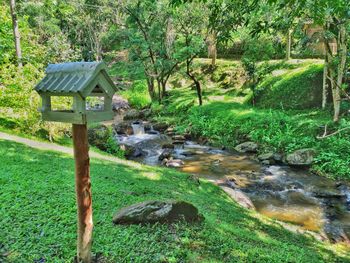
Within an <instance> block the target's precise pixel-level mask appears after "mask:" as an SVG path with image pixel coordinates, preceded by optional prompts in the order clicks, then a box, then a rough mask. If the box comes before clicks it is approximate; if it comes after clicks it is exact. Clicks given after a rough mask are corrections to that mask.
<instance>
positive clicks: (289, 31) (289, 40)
mask: <svg viewBox="0 0 350 263" xmlns="http://www.w3.org/2000/svg"><path fill="white" fill-rule="evenodd" d="M291 47H292V30H291V29H288V32H287V45H286V60H290V53H291Z"/></svg>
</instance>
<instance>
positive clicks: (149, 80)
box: [147, 77, 156, 101]
mask: <svg viewBox="0 0 350 263" xmlns="http://www.w3.org/2000/svg"><path fill="white" fill-rule="evenodd" d="M147 88H148V94H149V96H150V97H151V100H152V101H153V100H155V99H156V94H155V90H154V78H153V77H147Z"/></svg>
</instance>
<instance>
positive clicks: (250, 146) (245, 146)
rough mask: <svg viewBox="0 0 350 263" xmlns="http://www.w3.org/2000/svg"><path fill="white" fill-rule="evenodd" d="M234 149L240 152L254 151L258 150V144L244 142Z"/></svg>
mask: <svg viewBox="0 0 350 263" xmlns="http://www.w3.org/2000/svg"><path fill="white" fill-rule="evenodd" d="M235 150H236V151H237V152H240V153H256V152H257V151H258V145H257V144H256V143H255V142H244V143H241V144H238V145H237V146H236V147H235Z"/></svg>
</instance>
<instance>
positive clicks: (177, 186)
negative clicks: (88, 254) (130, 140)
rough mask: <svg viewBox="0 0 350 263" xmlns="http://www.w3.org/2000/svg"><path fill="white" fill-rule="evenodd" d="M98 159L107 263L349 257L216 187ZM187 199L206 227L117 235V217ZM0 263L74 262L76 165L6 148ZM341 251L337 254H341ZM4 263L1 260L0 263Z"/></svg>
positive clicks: (96, 180)
mask: <svg viewBox="0 0 350 263" xmlns="http://www.w3.org/2000/svg"><path fill="white" fill-rule="evenodd" d="M115 160H116V159H113V162H109V161H99V160H97V159H94V158H92V161H91V177H92V191H93V208H94V226H95V228H94V243H93V251H94V253H101V254H102V255H103V256H104V257H105V259H106V260H107V262H142V263H143V262H341V261H343V262H345V261H346V260H350V258H349V256H347V257H345V255H344V253H346V250H344V248H339V247H338V246H336V247H334V246H330V245H329V244H326V243H320V242H317V241H315V240H313V239H312V238H310V237H305V236H302V235H298V234H294V233H292V232H289V231H287V230H285V229H283V227H281V226H279V224H277V223H275V222H273V221H272V220H269V219H267V218H265V217H264V216H261V215H259V214H257V213H255V212H250V211H246V210H244V209H242V208H240V207H238V206H237V205H236V204H235V203H234V202H233V201H232V200H230V199H229V197H228V196H227V195H226V194H225V193H223V191H221V190H220V189H219V188H218V187H216V186H214V185H213V184H211V183H209V182H206V181H205V180H201V182H200V185H198V184H196V183H195V182H193V181H192V180H189V179H188V176H187V175H186V174H182V173H179V172H177V171H175V170H171V169H162V168H155V167H148V166H144V165H140V164H135V163H133V162H130V161H125V160H120V161H118V162H115ZM155 199H156V200H157V199H158V200H165V199H181V200H186V201H189V202H191V203H193V204H194V205H195V206H196V207H198V209H199V211H200V213H202V214H203V215H204V217H205V221H204V222H203V223H201V224H193V225H189V224H185V223H182V222H181V223H177V224H172V225H160V224H156V225H144V226H141V225H134V226H114V225H113V224H112V217H113V214H114V213H115V212H116V211H117V210H119V209H120V208H122V207H124V206H127V205H131V204H134V203H137V202H142V201H145V200H155ZM0 203H1V209H0V212H1V213H0V214H1V216H0V224H1V227H2V231H1V233H0V244H1V247H0V252H1V253H0V255H5V254H6V255H8V256H6V257H5V258H4V257H3V256H0V261H1V260H5V261H9V262H34V261H40V260H41V261H44V260H45V261H47V262H71V261H72V259H73V257H74V255H75V249H76V247H75V240H76V208H75V190H74V162H73V159H72V157H71V156H67V155H63V154H58V153H54V152H46V151H39V150H35V149H32V148H28V147H25V146H23V145H21V144H17V143H12V142H7V141H0ZM337 250H338V251H337ZM1 257H2V258H1Z"/></svg>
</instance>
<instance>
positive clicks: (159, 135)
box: [113, 116, 350, 243]
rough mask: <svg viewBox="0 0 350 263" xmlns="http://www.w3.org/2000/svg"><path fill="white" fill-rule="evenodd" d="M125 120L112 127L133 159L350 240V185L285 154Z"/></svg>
mask: <svg viewBox="0 0 350 263" xmlns="http://www.w3.org/2000/svg"><path fill="white" fill-rule="evenodd" d="M138 117H139V116H138ZM125 119H126V120H124V121H118V122H116V123H115V124H114V125H113V127H114V131H115V133H116V135H115V139H116V140H117V141H118V143H119V144H120V145H121V147H122V148H123V149H124V150H125V151H126V153H127V158H128V159H131V160H134V161H137V162H140V163H144V164H147V165H153V166H165V167H171V168H175V169H178V170H180V171H183V172H185V173H188V174H190V176H191V177H192V179H194V180H197V181H198V183H200V178H204V179H206V180H209V181H211V182H213V183H214V184H217V185H218V186H220V187H221V188H222V189H223V190H224V191H225V192H226V193H227V194H228V195H229V196H230V197H231V198H232V199H234V200H235V201H237V202H238V203H239V204H241V205H242V206H243V207H245V208H248V209H255V210H256V211H258V212H259V213H261V214H264V215H266V216H268V217H270V218H273V219H277V220H280V221H283V222H288V223H292V224H293V225H294V227H293V226H291V225H290V227H289V228H293V229H296V231H298V232H305V231H307V232H309V233H312V234H313V235H314V236H315V237H316V238H318V239H321V240H326V239H327V240H329V241H331V242H345V243H350V239H349V237H350V186H349V185H348V183H346V182H335V181H332V180H330V179H327V178H323V177H322V180H320V178H321V177H319V176H317V175H314V174H312V173H311V172H309V171H308V170H307V169H301V168H295V167H291V166H288V165H285V164H283V162H282V160H281V157H280V156H272V155H269V156H268V158H261V156H260V158H257V156H256V155H255V154H254V153H250V152H254V151H253V150H251V149H250V150H248V152H246V153H240V152H238V151H230V150H226V149H224V148H217V147H212V146H210V145H208V144H206V143H203V142H200V143H199V142H196V141H193V140H191V138H190V135H188V134H185V135H177V134H175V133H174V131H173V129H171V128H170V127H167V126H166V125H164V124H157V123H153V124H152V123H150V122H148V121H142V120H140V119H137V120H133V118H130V117H127V118H125ZM246 146H247V145H246ZM250 146H251V145H250ZM248 148H249V147H248ZM259 159H260V162H259ZM286 227H287V228H288V225H286Z"/></svg>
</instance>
